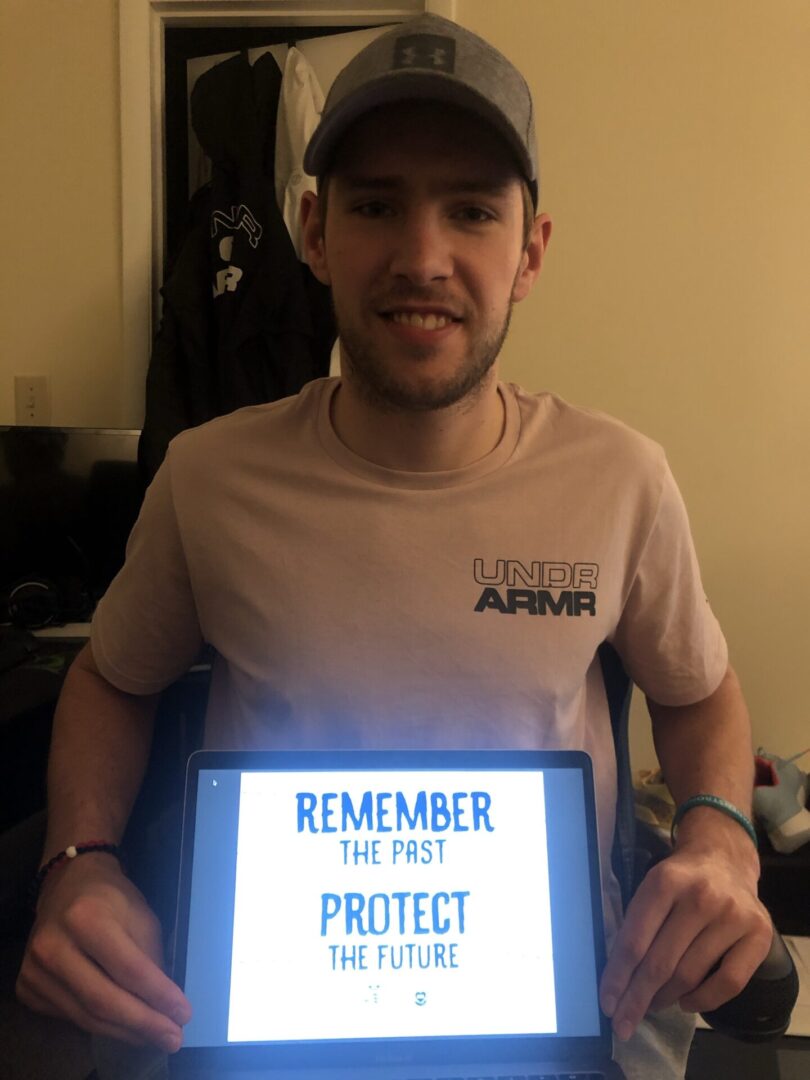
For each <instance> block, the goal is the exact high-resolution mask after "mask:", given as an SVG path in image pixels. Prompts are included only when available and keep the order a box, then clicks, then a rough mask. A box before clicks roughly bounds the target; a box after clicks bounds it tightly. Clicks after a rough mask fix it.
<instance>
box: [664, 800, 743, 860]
mask: <svg viewBox="0 0 810 1080" xmlns="http://www.w3.org/2000/svg"><path fill="white" fill-rule="evenodd" d="M696 806H711V807H713V808H714V809H715V810H719V811H720V812H721V813H722V814H725V815H726V816H727V817H730V818H732V819H733V820H734V821H736V822H737V824H738V825H741V826H742V827H743V828H744V829H745V831H746V832H747V833H748V835H749V836H750V837H751V843H752V844H753V845H754V847H755V848H757V850H758V849H759V844H758V843H757V834H756V830H755V829H754V826H753V825H752V824H751V822H750V821H749V819H748V818H747V817H746V816H745V814H744V813H743V812H742V810H738V809H737V807H736V806H734V805H733V804H732V803H730V802H727V801H726V800H725V799H721V798H720V796H719V795H693V796H692V797H691V799H687V800H686V802H682V803H681V805H680V806H679V807H678V809H677V810H676V811H675V816H674V817H673V819H672V829H671V830H670V839H671V840H672V843H673V844H674V843H675V837H676V835H677V831H678V825H679V824H680V821H681V818H682V817H683V816H684V814H685V813H687V812H688V811H689V810H693V809H694V808H695V807H696Z"/></svg>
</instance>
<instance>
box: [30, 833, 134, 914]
mask: <svg viewBox="0 0 810 1080" xmlns="http://www.w3.org/2000/svg"><path fill="white" fill-rule="evenodd" d="M121 859H122V855H121V849H120V848H119V847H118V845H117V844H112V843H109V842H107V841H105V840H87V841H85V842H84V843H79V844H69V845H68V846H67V847H65V848H63V849H62V850H61V851H58V852H57V853H56V854H55V855H52V856H51V858H49V859H48V860H47V861H46V862H45V863H43V865H42V866H41V867H40V868H39V871H38V872H37V874H36V876H35V878H34V880H33V882H32V883H31V903H32V906H33V907H34V908H36V906H37V903H38V901H39V898H40V896H41V895H42V893H43V891H44V889H45V888H46V886H49V885H52V884H53V882H54V881H56V880H57V879H58V878H61V877H64V876H65V875H66V874H67V873H68V870H69V869H70V868H71V867H72V866H75V865H77V864H78V865H79V866H80V867H81V868H82V869H83V870H84V871H87V870H89V869H90V867H91V866H92V864H93V863H98V860H102V861H106V862H108V863H112V864H114V865H115V866H116V867H117V868H118V869H119V870H121V869H122V868H121ZM71 876H73V874H71Z"/></svg>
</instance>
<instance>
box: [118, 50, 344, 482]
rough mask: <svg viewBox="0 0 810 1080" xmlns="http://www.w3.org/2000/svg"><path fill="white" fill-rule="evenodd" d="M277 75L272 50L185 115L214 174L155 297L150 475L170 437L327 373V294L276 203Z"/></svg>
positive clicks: (232, 70) (210, 80)
mask: <svg viewBox="0 0 810 1080" xmlns="http://www.w3.org/2000/svg"><path fill="white" fill-rule="evenodd" d="M280 88H281V72H280V71H279V68H278V65H277V64H276V62H275V60H274V58H273V57H272V55H271V54H270V53H265V54H264V55H263V56H262V57H260V58H259V60H257V62H256V64H255V65H253V67H251V66H250V64H249V63H248V60H247V57H246V56H245V55H244V54H241V53H240V54H239V55H238V56H234V57H232V58H231V59H229V60H226V61H224V62H223V63H221V64H218V65H217V66H216V67H214V68H212V69H211V70H209V71H207V72H206V73H205V74H204V75H202V76H201V77H200V78H199V79H198V80H197V83H196V85H195V87H194V91H193V93H192V96H191V120H192V125H193V127H194V131H195V132H196V134H197V138H198V139H199V141H200V144H201V146H202V148H203V150H204V151H205V152H206V154H207V155H208V156H209V157H210V158H211V161H212V179H211V181H210V183H208V184H206V185H204V186H203V187H202V188H201V189H200V190H199V191H198V192H197V193H196V195H195V196H194V197H193V198H192V200H191V202H190V204H189V219H188V224H187V231H186V235H185V238H184V240H183V243H182V245H181V248H180V251H179V254H178V256H177V258H176V260H175V262H174V264H173V266H172V267H171V268H170V272H169V275H168V277H167V280H166V283H165V285H164V286H163V289H162V290H161V295H162V296H163V316H162V319H161V324H160V328H159V330H158V333H157V335H156V338H155V342H154V346H153V350H152V356H151V359H150V363H149V372H148V375H147V380H146V417H145V420H144V429H143V433H142V435H141V441H140V447H139V460H140V463H141V467H142V469H143V471H144V473H145V475H146V478H147V479H148V480H149V479H151V478H152V476H154V474H155V472H156V471H157V468H158V466H159V465H160V463H161V461H162V460H163V457H164V455H165V453H166V448H167V446H168V444H169V441H170V440H171V439H172V438H173V437H174V436H175V435H176V434H177V433H178V432H179V431H182V430H183V429H184V428H187V427H193V426H194V425H196V424H201V423H203V422H204V421H206V420H210V419H212V418H213V417H215V416H220V415H222V414H224V413H228V412H232V411H233V410H234V409H238V408H240V407H242V406H243V405H254V404H258V403H261V402H265V401H274V400H276V399H277V398H281V397H286V396H288V395H290V394H295V393H297V392H298V391H299V390H300V389H301V387H302V386H303V385H304V384H305V383H307V382H309V381H310V380H311V379H313V378H317V377H319V376H321V375H326V374H327V372H328V369H329V355H330V352H331V349H332V345H333V343H334V340H335V335H336V331H335V327H334V320H333V317H332V311H331V303H330V298H329V290H328V289H326V288H325V287H324V286H323V285H321V284H320V283H319V282H318V281H317V280H316V279H315V277H314V276H313V275H312V273H311V272H310V270H309V268H308V267H306V266H304V265H303V264H302V263H300V262H299V261H298V259H297V258H296V255H295V250H294V248H293V245H292V241H291V240H290V236H289V233H288V232H287V228H286V225H285V224H284V220H283V218H282V216H281V213H280V211H279V209H278V206H277V205H276V200H275V191H274V175H273V174H274V159H275V133H276V111H277V107H278V99H279V92H280Z"/></svg>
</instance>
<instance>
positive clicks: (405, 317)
mask: <svg viewBox="0 0 810 1080" xmlns="http://www.w3.org/2000/svg"><path fill="white" fill-rule="evenodd" d="M391 318H392V319H393V320H394V322H395V323H400V324H401V325H402V326H418V327H420V329H422V330H441V328H442V327H443V326H447V324H448V323H449V322H450V319H448V318H447V316H446V315H434V314H433V312H430V313H429V314H428V315H420V314H419V313H418V312H417V311H395V312H394V313H393V314H392V316H391Z"/></svg>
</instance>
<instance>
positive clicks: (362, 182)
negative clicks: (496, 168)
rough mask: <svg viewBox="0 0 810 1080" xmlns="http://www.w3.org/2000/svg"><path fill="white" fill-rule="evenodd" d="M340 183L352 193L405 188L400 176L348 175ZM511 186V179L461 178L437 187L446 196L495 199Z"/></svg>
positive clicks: (505, 192)
mask: <svg viewBox="0 0 810 1080" xmlns="http://www.w3.org/2000/svg"><path fill="white" fill-rule="evenodd" d="M341 182H342V183H343V184H345V185H346V187H347V188H349V189H351V190H352V191H397V190H399V189H400V188H403V187H404V186H405V180H404V178H403V177H400V176H362V175H360V174H348V175H343V176H342V177H341ZM511 184H512V177H509V179H506V180H493V179H491V178H487V179H485V178H483V177H478V178H475V179H470V178H469V177H463V178H462V179H460V180H452V181H450V182H447V183H442V184H440V185H437V186H438V189H439V190H440V191H441V192H442V193H443V194H446V195H490V196H494V197H497V196H504V195H506V194H507V192H508V191H509V188H510V187H511Z"/></svg>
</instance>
